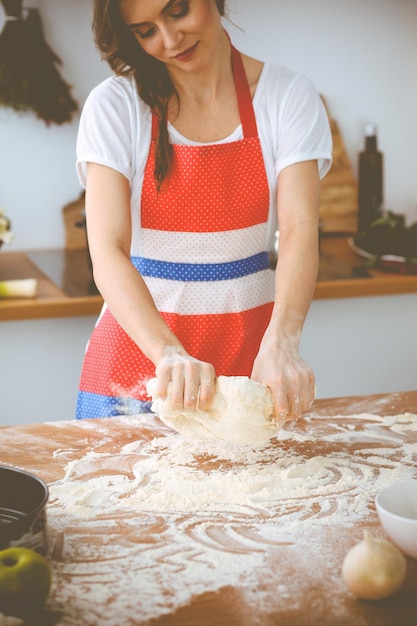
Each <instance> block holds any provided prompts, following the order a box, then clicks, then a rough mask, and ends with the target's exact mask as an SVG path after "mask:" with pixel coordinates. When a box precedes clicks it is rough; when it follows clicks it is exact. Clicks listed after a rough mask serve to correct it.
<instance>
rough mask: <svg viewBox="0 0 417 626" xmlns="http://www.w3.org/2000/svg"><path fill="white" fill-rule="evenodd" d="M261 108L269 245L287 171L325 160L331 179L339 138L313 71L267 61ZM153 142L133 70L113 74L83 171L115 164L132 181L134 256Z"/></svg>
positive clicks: (84, 125)
mask: <svg viewBox="0 0 417 626" xmlns="http://www.w3.org/2000/svg"><path fill="white" fill-rule="evenodd" d="M253 107H254V111H255V117H256V121H257V126H258V135H259V139H260V142H261V146H262V152H263V155H264V162H265V169H266V173H267V177H268V184H269V189H270V210H269V220H268V232H267V242H266V249H271V248H272V246H273V241H274V234H275V230H276V228H277V224H276V191H277V177H278V175H279V173H280V172H281V170H282V169H284V168H285V167H288V166H289V165H292V164H294V163H298V162H301V161H308V160H315V159H317V161H318V168H319V174H320V177H323V176H324V175H325V174H326V173H327V172H328V170H329V169H330V165H331V159H332V137H331V132H330V127H329V122H328V118H327V114H326V111H325V108H324V105H323V103H322V101H321V98H320V96H319V94H318V92H317V90H316V88H315V87H314V85H313V84H312V83H311V81H310V80H309V79H308V78H306V77H305V76H302V75H300V74H296V73H294V72H292V71H290V70H287V69H285V68H283V67H278V66H275V65H271V64H268V63H266V64H265V65H264V67H263V70H262V73H261V75H260V78H259V81H258V85H257V88H256V92H255V95H254V97H253ZM169 133H170V138H171V141H172V142H173V143H182V144H187V145H199V144H198V143H196V142H193V141H190V140H188V139H186V138H185V137H183V136H182V135H180V134H179V133H178V132H177V131H176V130H175V128H173V127H172V126H171V125H169ZM242 136H243V135H242V126H241V125H239V126H238V127H237V128H236V130H235V131H234V132H233V133H232V134H231V135H230V136H229V137H227V138H225V139H223V140H222V142H227V141H237V140H239V139H241V138H242ZM150 142H151V112H150V109H149V107H148V105H147V104H145V103H144V102H143V101H142V100H141V99H140V98H139V95H138V92H137V89H136V84H135V81H134V78H133V76H131V75H128V76H112V77H110V78H107V79H106V80H104V81H103V82H102V83H100V84H99V85H98V86H97V87H95V88H94V89H93V90H92V92H91V93H90V95H89V96H88V98H87V100H86V102H85V105H84V107H83V111H82V114H81V120H80V125H79V132H78V139H77V172H78V176H79V180H80V182H81V184H82V185H83V186H84V185H85V183H86V169H87V168H86V164H87V163H88V162H92V163H98V164H101V165H105V166H107V167H110V168H113V169H115V170H117V171H118V172H120V173H121V174H123V176H125V177H126V178H127V179H128V180H129V182H130V189H131V213H132V245H131V254H132V256H135V255H140V230H141V229H140V199H141V192H142V183H143V176H144V171H145V165H146V161H147V158H148V154H149V147H150ZM220 143H221V142H220ZM205 145H207V144H205Z"/></svg>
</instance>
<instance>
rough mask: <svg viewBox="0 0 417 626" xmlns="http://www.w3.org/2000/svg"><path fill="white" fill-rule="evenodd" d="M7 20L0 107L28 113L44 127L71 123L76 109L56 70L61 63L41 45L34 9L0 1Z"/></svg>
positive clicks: (0, 37) (1, 37)
mask: <svg viewBox="0 0 417 626" xmlns="http://www.w3.org/2000/svg"><path fill="white" fill-rule="evenodd" d="M1 1H2V4H3V6H4V8H5V11H6V14H7V18H6V22H5V24H4V28H3V30H2V32H1V33H0V106H4V107H8V108H12V109H14V110H15V111H32V112H33V113H35V115H36V116H37V117H38V118H39V119H42V120H44V121H45V123H46V124H47V125H49V124H52V123H55V124H64V123H65V122H69V121H71V119H72V117H73V114H74V113H75V112H76V111H77V109H78V104H77V102H76V101H75V100H74V99H73V97H72V95H71V88H70V86H69V85H68V84H67V83H66V82H65V81H64V80H63V79H62V77H61V76H60V73H59V71H58V68H57V66H58V65H60V64H61V63H62V62H61V59H60V58H59V57H58V56H57V55H56V54H55V53H54V52H53V51H52V50H51V48H50V47H49V46H48V44H47V43H46V41H45V38H44V34H43V28H42V23H41V18H40V15H39V11H38V10H37V9H25V10H22V8H21V4H22V3H21V1H20V0H18V1H17V3H14V4H13V3H12V2H10V0H9V1H6V0H1Z"/></svg>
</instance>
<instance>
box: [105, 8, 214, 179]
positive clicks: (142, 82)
mask: <svg viewBox="0 0 417 626" xmlns="http://www.w3.org/2000/svg"><path fill="white" fill-rule="evenodd" d="M225 3H226V0H216V5H217V8H218V10H219V13H220V15H221V16H223V15H224V14H225ZM93 33H94V36H95V42H96V46H97V48H98V49H99V50H100V52H101V56H102V59H103V60H104V61H107V63H108V64H109V65H110V67H111V69H112V70H113V72H114V73H115V74H118V75H121V74H126V73H130V72H133V76H134V78H135V81H136V85H137V89H138V93H139V96H140V97H141V99H142V100H143V101H144V102H146V104H148V105H149V106H150V108H151V109H152V111H153V112H154V113H155V114H156V115H157V117H158V120H159V124H158V134H157V140H156V154H155V171H154V176H155V182H156V185H157V188H158V189H160V187H161V185H162V183H163V181H164V180H165V178H166V177H167V175H168V173H169V171H170V167H171V163H172V159H173V150H172V145H171V143H170V141H169V136H168V130H167V125H166V118H167V109H168V102H169V99H170V97H171V96H172V95H173V94H176V91H175V87H174V85H173V84H172V82H171V79H170V77H169V74H168V72H167V70H166V67H165V65H164V63H162V62H161V61H157V60H156V59H154V58H153V57H152V56H150V55H148V54H147V53H146V52H145V51H144V50H143V49H142V48H141V46H140V44H139V43H138V41H137V40H136V37H135V36H134V34H133V33H132V32H131V31H130V30H129V29H128V28H127V26H126V24H125V22H124V21H123V20H122V18H121V15H120V9H119V0H95V2H94V14H93Z"/></svg>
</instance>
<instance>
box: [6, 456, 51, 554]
mask: <svg viewBox="0 0 417 626" xmlns="http://www.w3.org/2000/svg"><path fill="white" fill-rule="evenodd" d="M48 497H49V491H48V487H47V485H46V483H44V481H43V480H41V479H40V478H37V477H36V476H33V475H32V474H29V473H28V472H24V471H22V470H20V469H15V468H12V467H6V466H3V465H0V550H3V549H5V548H9V547H14V546H23V547H25V548H32V549H33V550H36V551H37V552H39V553H40V554H45V553H46V550H47V533H46V503H47V501H48Z"/></svg>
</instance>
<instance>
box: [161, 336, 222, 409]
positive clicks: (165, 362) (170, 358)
mask: <svg viewBox="0 0 417 626" xmlns="http://www.w3.org/2000/svg"><path fill="white" fill-rule="evenodd" d="M155 373H156V377H157V380H158V388H157V394H158V396H159V397H160V398H166V397H167V394H168V385H169V384H170V383H171V390H170V394H171V402H172V405H173V407H174V408H176V409H177V410H181V409H185V410H188V411H194V410H195V409H196V408H199V409H201V410H202V411H206V410H207V409H208V408H209V407H210V405H211V403H212V402H213V399H214V394H215V371H214V367H213V366H212V365H211V364H210V363H205V362H204V361H198V360H197V359H194V358H193V357H192V356H190V355H189V354H187V353H186V352H185V351H182V350H179V349H178V348H176V347H172V348H170V349H168V350H167V351H166V354H165V355H164V356H163V357H162V358H161V359H160V360H159V362H158V364H157V366H156V370H155Z"/></svg>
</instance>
